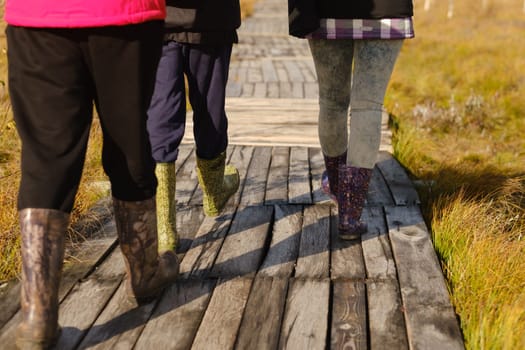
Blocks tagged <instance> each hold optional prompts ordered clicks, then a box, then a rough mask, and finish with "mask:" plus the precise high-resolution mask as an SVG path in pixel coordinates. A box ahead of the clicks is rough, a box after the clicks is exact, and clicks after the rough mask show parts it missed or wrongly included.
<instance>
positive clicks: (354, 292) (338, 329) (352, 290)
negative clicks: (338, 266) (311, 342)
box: [330, 280, 368, 350]
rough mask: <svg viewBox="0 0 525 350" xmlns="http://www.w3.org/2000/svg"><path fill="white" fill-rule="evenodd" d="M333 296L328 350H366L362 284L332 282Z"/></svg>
mask: <svg viewBox="0 0 525 350" xmlns="http://www.w3.org/2000/svg"><path fill="white" fill-rule="evenodd" d="M333 294H334V296H333V301H332V322H331V339H330V349H341V350H344V349H355V350H359V349H368V344H367V343H368V342H367V333H368V332H367V316H366V291H365V285H364V283H362V282H351V281H344V280H338V281H334V285H333Z"/></svg>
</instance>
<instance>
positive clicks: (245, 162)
mask: <svg viewBox="0 0 525 350" xmlns="http://www.w3.org/2000/svg"><path fill="white" fill-rule="evenodd" d="M232 151H233V152H232V155H231V158H230V163H231V164H233V165H234V166H235V167H236V168H237V170H239V178H240V185H239V190H238V191H237V192H236V193H235V194H234V195H233V196H232V198H230V200H229V201H228V203H227V205H229V206H237V205H238V204H239V203H240V201H241V195H242V196H244V195H245V193H244V190H243V188H244V184H245V183H246V175H247V173H248V166H249V164H250V161H251V159H252V155H253V152H254V147H252V146H235V148H234V149H233V150H232Z"/></svg>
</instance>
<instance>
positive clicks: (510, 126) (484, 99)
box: [386, 0, 525, 350]
mask: <svg viewBox="0 0 525 350" xmlns="http://www.w3.org/2000/svg"><path fill="white" fill-rule="evenodd" d="M446 4H447V2H445V1H442V2H436V1H435V2H434V5H433V7H432V8H431V11H429V12H425V11H423V2H422V1H418V2H416V16H415V25H416V28H415V29H416V36H417V37H416V39H414V40H409V41H407V43H406V45H405V47H404V48H403V51H402V54H401V57H400V59H399V61H398V64H397V66H396V71H395V72H394V75H393V79H392V82H391V85H390V89H389V92H388V97H387V101H386V105H387V108H388V109H389V110H390V111H392V113H393V116H394V121H393V127H394V130H395V133H394V138H395V145H394V148H395V155H396V157H397V158H398V159H399V160H400V161H401V162H402V163H403V164H404V165H405V166H406V167H407V168H408V170H409V171H410V172H411V173H412V174H413V175H414V177H415V178H417V179H418V182H417V183H418V184H420V186H419V192H420V195H421V197H422V200H423V203H424V208H423V209H424V211H425V215H426V218H427V220H428V223H429V224H430V225H431V229H432V234H433V238H434V243H435V247H436V250H437V251H438V253H439V255H440V257H441V261H442V265H443V269H444V271H445V273H446V276H447V279H448V283H449V287H450V291H451V295H452V300H453V302H454V306H455V308H456V312H457V313H458V315H459V317H460V320H461V328H462V330H463V333H464V336H465V343H466V347H467V349H509V350H510V349H523V348H525V294H524V293H523V290H525V273H524V271H525V238H524V235H525V138H524V137H523V135H522V133H523V131H524V130H525V118H523V116H524V115H525V100H524V99H523V96H525V76H524V72H525V46H524V45H521V44H519V43H520V42H521V41H522V36H523V29H524V28H525V15H524V14H523V12H522V6H523V2H521V1H513V0H500V1H498V2H497V3H496V2H495V1H492V2H488V6H487V7H486V8H485V9H483V8H482V6H481V1H479V0H465V1H463V2H461V3H456V7H455V14H454V17H452V18H451V19H447V16H446V12H447V9H446Z"/></svg>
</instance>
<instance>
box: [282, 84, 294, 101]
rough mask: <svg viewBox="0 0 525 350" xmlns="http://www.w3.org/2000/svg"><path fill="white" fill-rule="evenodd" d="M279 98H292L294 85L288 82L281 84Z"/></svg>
mask: <svg viewBox="0 0 525 350" xmlns="http://www.w3.org/2000/svg"><path fill="white" fill-rule="evenodd" d="M279 97H280V98H292V97H293V94H292V83H289V82H286V81H280V82H279Z"/></svg>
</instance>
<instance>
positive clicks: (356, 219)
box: [337, 165, 372, 240]
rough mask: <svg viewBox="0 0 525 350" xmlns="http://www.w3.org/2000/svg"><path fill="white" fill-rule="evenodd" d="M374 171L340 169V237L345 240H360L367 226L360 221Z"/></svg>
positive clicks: (350, 168) (351, 168)
mask: <svg viewBox="0 0 525 350" xmlns="http://www.w3.org/2000/svg"><path fill="white" fill-rule="evenodd" d="M371 177H372V169H367V168H356V167H352V166H349V165H342V166H340V167H339V191H338V193H337V203H338V207H339V226H338V228H339V237H341V239H345V240H352V239H359V238H360V237H361V235H362V234H363V233H365V232H366V229H367V226H366V224H365V223H364V222H361V221H360V218H361V213H362V212H363V206H364V204H365V200H366V195H367V193H368V184H369V183H370V178H371Z"/></svg>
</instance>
